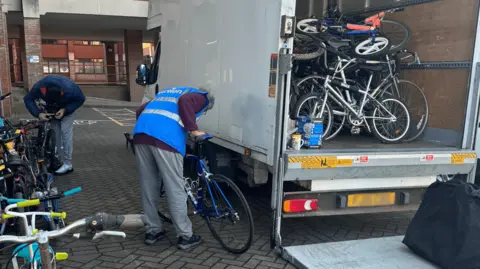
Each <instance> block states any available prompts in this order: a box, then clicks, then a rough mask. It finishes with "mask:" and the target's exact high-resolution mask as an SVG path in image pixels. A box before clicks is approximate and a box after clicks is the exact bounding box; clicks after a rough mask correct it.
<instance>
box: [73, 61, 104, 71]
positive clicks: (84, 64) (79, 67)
mask: <svg viewBox="0 0 480 269" xmlns="http://www.w3.org/2000/svg"><path fill="white" fill-rule="evenodd" d="M75 73H77V74H104V73H105V66H104V63H103V59H75Z"/></svg>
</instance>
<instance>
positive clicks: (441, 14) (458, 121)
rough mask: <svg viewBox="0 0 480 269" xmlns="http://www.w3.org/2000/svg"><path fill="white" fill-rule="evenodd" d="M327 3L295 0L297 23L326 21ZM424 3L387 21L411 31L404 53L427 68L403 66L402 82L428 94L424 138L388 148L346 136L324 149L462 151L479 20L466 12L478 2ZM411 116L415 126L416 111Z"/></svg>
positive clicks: (351, 8) (347, 6)
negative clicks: (466, 7) (302, 21)
mask: <svg viewBox="0 0 480 269" xmlns="http://www.w3.org/2000/svg"><path fill="white" fill-rule="evenodd" d="M326 2H327V1H297V2H296V12H295V15H296V18H297V22H298V21H300V20H301V19H304V18H308V17H311V16H316V17H322V15H323V14H324V12H325V10H324V8H325V7H326ZM370 2H371V1H370ZM399 2H400V3H398V5H401V4H402V3H401V2H402V1H399ZM415 2H422V1H415ZM423 2H431V3H425V4H419V5H412V6H408V7H406V8H405V10H404V11H402V12H397V13H393V14H388V15H387V16H388V19H393V20H396V21H399V22H401V23H403V24H405V25H407V26H408V27H409V28H410V29H411V31H412V33H411V38H410V40H409V42H408V45H407V46H406V49H407V50H409V51H412V52H416V53H417V55H418V58H419V63H424V64H411V65H403V66H402V67H401V70H402V71H401V76H400V78H401V79H406V80H409V81H411V82H413V83H415V84H416V85H418V86H419V87H420V88H421V89H422V90H423V91H424V93H425V96H426V98H427V101H428V110H429V111H428V126H427V129H426V130H425V133H424V134H423V135H422V136H421V137H420V138H419V139H418V140H416V141H413V142H408V143H400V144H388V145H386V144H383V143H380V142H379V141H378V140H377V139H375V138H373V137H372V138H371V139H369V138H367V137H365V135H360V136H358V135H350V134H346V135H341V136H338V137H335V138H334V139H332V140H330V141H324V142H323V145H322V149H325V150H326V151H329V150H335V149H345V150H347V149H350V150H353V151H356V150H368V149H385V148H386V149H388V150H390V151H397V150H399V151H404V150H412V151H423V150H426V149H432V148H437V149H441V148H444V149H453V148H457V149H460V148H462V139H463V131H464V127H465V120H466V118H465V117H466V115H467V114H466V108H467V97H468V89H469V87H470V74H471V59H472V57H473V47H474V41H475V40H474V38H473V36H472V35H473V34H474V33H475V29H476V16H477V10H476V9H469V10H465V8H462V7H465V6H472V7H473V6H476V5H477V2H476V1H474V0H466V1H463V2H462V5H461V6H459V5H458V2H456V1H449V0H444V1H423ZM339 5H340V8H341V9H342V10H345V11H347V12H355V11H360V12H362V10H363V9H364V8H365V7H364V6H363V1H341V2H340V4H339ZM370 5H371V7H377V8H378V9H381V7H382V6H385V9H388V8H389V7H391V6H392V5H391V3H390V1H384V2H383V3H380V2H379V3H377V2H375V3H370ZM427 63H428V64H430V65H427ZM294 65H295V62H294ZM293 79H294V80H295V79H297V78H293ZM415 102H416V101H415V100H411V101H410V104H407V105H409V107H410V110H415V105H418V102H417V103H415ZM407 103H408V101H407ZM411 113H412V119H413V121H414V120H415V119H414V117H415V116H414V115H415V113H416V112H415V111H411Z"/></svg>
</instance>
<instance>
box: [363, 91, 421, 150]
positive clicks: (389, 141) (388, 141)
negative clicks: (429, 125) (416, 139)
mask: <svg viewBox="0 0 480 269" xmlns="http://www.w3.org/2000/svg"><path fill="white" fill-rule="evenodd" d="M387 101H394V102H396V103H398V104H400V105H401V106H402V107H403V109H404V111H405V113H406V115H407V118H408V124H407V127H406V128H405V131H404V132H403V134H401V135H400V136H399V137H397V138H395V139H386V138H385V137H384V136H383V135H382V134H381V133H380V131H379V130H378V128H377V126H376V125H375V119H370V120H369V125H370V126H371V130H372V133H373V135H374V136H375V137H376V138H377V139H378V140H380V141H381V142H382V143H385V144H394V143H400V142H402V141H403V139H404V138H405V136H406V135H407V134H408V132H409V130H410V124H411V117H410V111H409V110H408V108H407V106H406V105H405V104H404V103H403V102H402V101H400V100H398V99H396V98H385V99H383V100H378V102H379V103H381V104H383V103H385V102H387ZM379 108H380V106H378V104H375V105H374V109H373V111H372V116H374V117H375V115H376V112H377V111H378V110H379Z"/></svg>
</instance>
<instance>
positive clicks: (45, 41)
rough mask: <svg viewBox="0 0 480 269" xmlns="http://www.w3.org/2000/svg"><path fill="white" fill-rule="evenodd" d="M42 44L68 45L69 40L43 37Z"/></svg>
mask: <svg viewBox="0 0 480 269" xmlns="http://www.w3.org/2000/svg"><path fill="white" fill-rule="evenodd" d="M42 44H48V45H67V40H55V39H43V40H42Z"/></svg>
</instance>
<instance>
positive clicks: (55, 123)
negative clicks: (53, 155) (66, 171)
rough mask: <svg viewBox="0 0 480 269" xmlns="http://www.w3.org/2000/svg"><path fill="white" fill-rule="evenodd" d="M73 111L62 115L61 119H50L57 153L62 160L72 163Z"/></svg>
mask: <svg viewBox="0 0 480 269" xmlns="http://www.w3.org/2000/svg"><path fill="white" fill-rule="evenodd" d="M74 119H75V116H74V113H72V114H70V115H68V116H65V117H63V118H62V119H61V120H57V119H54V120H52V121H51V124H52V128H53V129H54V130H55V135H56V136H57V137H56V144H57V147H58V153H59V155H60V157H61V158H62V161H63V162H65V163H68V164H71V163H72V153H73V122H74Z"/></svg>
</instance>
